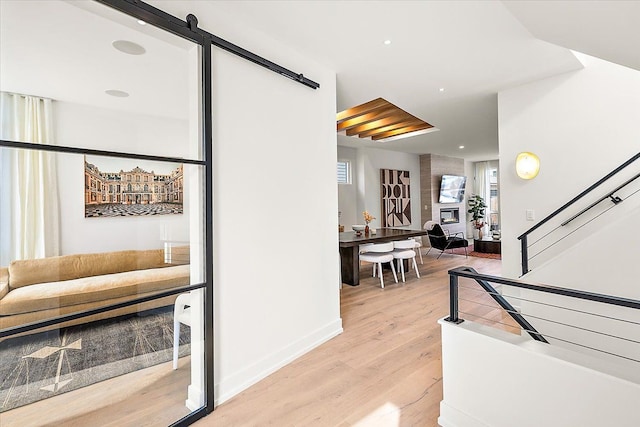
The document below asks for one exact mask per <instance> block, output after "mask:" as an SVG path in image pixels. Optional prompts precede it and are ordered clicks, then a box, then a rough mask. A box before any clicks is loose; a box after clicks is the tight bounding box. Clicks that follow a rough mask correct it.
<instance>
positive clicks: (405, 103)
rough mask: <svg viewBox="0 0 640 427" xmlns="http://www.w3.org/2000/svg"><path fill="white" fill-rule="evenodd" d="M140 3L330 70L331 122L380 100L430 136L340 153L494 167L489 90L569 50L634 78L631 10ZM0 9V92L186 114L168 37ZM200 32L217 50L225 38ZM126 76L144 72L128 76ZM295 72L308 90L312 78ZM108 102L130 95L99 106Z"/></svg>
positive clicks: (596, 4)
mask: <svg viewBox="0 0 640 427" xmlns="http://www.w3.org/2000/svg"><path fill="white" fill-rule="evenodd" d="M148 2H149V3H151V4H153V5H154V6H156V7H159V8H161V9H163V10H165V11H167V12H169V13H171V14H173V15H175V16H178V17H181V18H184V17H185V16H186V14H187V13H190V12H193V13H195V14H196V15H197V16H198V17H199V18H200V21H201V22H206V21H207V19H206V18H205V17H206V16H211V17H216V18H219V17H221V16H224V17H225V19H226V21H225V22H224V24H225V25H232V24H233V25H235V24H236V23H244V24H245V25H248V26H250V27H252V29H253V30H254V31H252V32H251V34H248V35H247V36H246V37H245V39H244V40H238V39H233V40H230V41H231V42H234V43H237V44H239V45H240V46H242V47H247V48H251V46H250V40H251V37H254V34H256V32H257V33H263V34H264V35H265V36H266V37H268V38H271V39H274V40H278V41H280V42H282V43H283V44H284V45H286V46H288V47H290V48H291V49H294V50H297V51H299V52H300V53H301V54H302V55H304V56H306V57H311V58H313V59H314V60H315V61H316V62H318V63H321V64H323V65H326V66H327V67H328V68H330V69H332V70H335V72H336V76H337V105H336V112H338V111H342V110H344V109H346V108H349V107H352V106H355V105H359V104H362V103H365V102H367V101H370V100H372V99H376V98H379V97H382V98H384V99H386V100H388V101H389V102H391V103H393V104H395V105H397V106H398V107H399V108H401V109H403V110H405V111H407V112H408V113H410V114H412V115H414V116H416V117H418V118H420V119H422V120H424V121H426V122H428V123H430V124H431V125H433V126H434V127H435V128H438V129H439V130H438V131H437V132H431V133H427V134H423V135H417V136H413V137H410V138H404V139H398V140H394V141H387V142H376V141H369V140H363V139H359V138H356V137H347V136H343V135H338V144H339V145H342V146H347V147H362V146H366V147H379V148H385V149H389V150H396V151H403V152H408V153H418V154H422V153H434V154H440V155H447V156H453V157H463V158H466V159H469V160H485V159H495V158H497V156H498V142H497V141H498V117H497V115H498V113H497V93H498V92H499V91H502V90H505V89H508V88H511V87H514V86H517V85H520V84H523V83H526V82H530V81H534V80H538V79H542V78H545V77H549V76H553V75H556V74H559V73H564V72H568V71H572V70H578V69H580V68H581V67H582V65H581V64H580V62H579V61H578V60H577V59H576V57H575V56H574V55H573V53H572V52H571V51H570V50H569V49H574V50H578V51H581V52H584V53H587V54H590V55H593V56H598V57H601V58H604V59H607V60H610V61H612V62H617V63H619V64H623V65H626V66H629V67H633V68H636V69H640V55H638V54H637V53H638V52H639V51H640V49H639V46H638V44H639V42H640V2H634V1H627V2H624V1H553V2H552V1H508V2H501V1H490V0H487V1H190V0H183V1H168V0H148ZM34 5H36V6H37V7H34ZM92 5H93V6H92ZM0 7H1V8H2V13H1V14H0V18H1V19H2V25H1V28H0V30H1V31H2V34H1V40H0V41H1V42H2V49H0V55H2V56H1V58H0V60H1V61H0V67H1V69H0V82H1V83H2V88H3V90H12V91H16V92H20V93H30V94H33V93H37V94H39V95H41V96H46V97H52V98H54V99H60V100H68V101H71V102H78V103H81V104H91V105H99V106H102V107H105V108H117V109H122V110H127V109H129V110H131V111H138V112H139V111H144V112H145V113H147V114H153V115H159V116H163V117H164V116H166V117H177V118H185V115H186V114H188V113H187V111H188V108H186V107H185V106H186V105H187V104H188V100H186V99H184V94H185V93H188V91H187V90H186V88H187V77H186V76H187V75H189V70H188V68H187V66H186V64H187V62H188V58H189V50H190V49H191V48H192V46H189V45H184V43H183V42H181V41H180V39H179V38H176V37H173V36H170V37H169V39H168V38H167V36H166V35H164V33H162V32H160V31H155V32H154V29H153V27H151V26H149V25H147V26H145V27H141V26H139V25H138V24H137V23H136V22H135V20H132V19H130V18H128V17H127V18H126V19H125V18H122V17H121V16H116V15H117V14H114V13H111V14H109V15H110V16H109V18H110V19H114V18H115V19H116V23H115V24H113V23H109V21H108V20H105V19H103V18H101V17H100V15H104V11H103V10H102V11H101V10H98V9H101V8H102V9H108V8H104V7H103V6H101V5H97V6H96V5H95V4H94V3H90V2H72V1H68V2H51V1H39V2H34V1H30V2H25V1H7V0H2V1H0ZM60 8H64V12H60ZM25 16H28V17H29V25H28V26H25V25H24V17H25ZM63 17H72V18H73V19H74V21H73V22H74V23H73V24H72V25H69V23H68V22H64V20H63V19H62V18H63ZM214 22H220V21H214ZM107 24H109V25H107ZM202 27H203V28H205V29H206V30H208V31H210V32H212V33H214V34H217V35H219V36H221V37H224V25H218V26H215V27H214V28H209V27H207V26H206V25H202ZM96 30H97V31H96ZM220 32H222V33H220ZM10 33H15V34H18V36H12V37H8V36H7V35H8V34H10ZM171 37H173V39H175V40H173V39H171ZM118 39H124V40H132V41H135V42H137V43H140V44H142V45H143V46H144V47H145V48H146V50H147V53H146V54H145V55H140V56H132V55H125V54H122V53H120V52H117V51H116V50H115V49H113V47H112V46H111V43H112V42H113V41H114V40H118ZM385 40H391V44H388V45H386V44H384V41H385ZM181 43H182V44H181ZM255 53H257V54H261V52H259V51H255ZM265 56H268V55H265ZM100 57H101V58H103V60H101V61H99V60H97V59H96V58H100ZM161 58H164V59H165V61H164V62H163V61H162V60H161ZM167 58H170V60H169V61H166V59H167ZM269 59H272V60H275V61H276V62H279V63H280V65H283V66H285V67H287V66H289V64H287V63H285V62H284V61H278V60H277V58H269ZM34 61H35V62H34ZM134 63H135V64H137V65H136V66H139V67H143V68H142V69H144V70H146V71H144V72H139V71H138V72H134V71H133V69H134V68H132V67H133V65H134ZM42 64H46V67H42V66H41V65H42ZM177 65H179V67H176V66H177ZM145 67H146V68H145ZM34 70H39V71H40V72H41V73H45V74H44V75H45V76H46V78H43V77H42V75H43V74H37V73H36V74H34V75H31V74H32V72H35V71H34ZM123 70H124V71H123ZM296 72H302V73H304V75H305V76H308V77H309V78H311V79H313V69H304V70H302V69H301V70H296ZM69 76H72V78H71V79H70V78H69ZM179 76H185V77H183V78H181V77H179ZM167 82H171V84H169V85H168V84H167ZM8 84H9V86H7V85H8ZM441 88H443V89H444V90H443V91H441V90H440V89H441ZM107 89H119V90H125V91H127V92H130V93H131V96H130V97H129V98H114V97H109V96H107V95H105V94H104V91H105V90H107ZM320 90H322V88H321V89H320ZM176 100H179V102H177V101H176ZM460 146H464V148H463V149H460V148H459V147H460Z"/></svg>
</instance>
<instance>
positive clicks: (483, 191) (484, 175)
mask: <svg viewBox="0 0 640 427" xmlns="http://www.w3.org/2000/svg"><path fill="white" fill-rule="evenodd" d="M489 169H490V164H489V162H477V163H476V177H475V178H476V179H475V182H474V186H473V193H474V194H477V195H478V196H480V197H482V198H483V199H484V203H485V205H487V208H485V212H484V222H485V224H487V230H488V229H490V226H491V215H489V199H490V197H491V182H490V181H489Z"/></svg>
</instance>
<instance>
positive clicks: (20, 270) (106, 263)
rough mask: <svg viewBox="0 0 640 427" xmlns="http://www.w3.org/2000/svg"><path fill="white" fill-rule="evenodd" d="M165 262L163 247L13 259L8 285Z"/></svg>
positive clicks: (56, 279)
mask: <svg viewBox="0 0 640 427" xmlns="http://www.w3.org/2000/svg"><path fill="white" fill-rule="evenodd" d="M163 266H165V263H164V252H163V250H162V249H151V250H143V251H118V252H106V253H97V254H77V255H63V256H57V257H49V258H40V259H25V260H18V261H13V262H12V263H11V264H10V265H9V287H10V289H17V288H20V287H22V286H27V285H33V284H36V283H49V282H58V281H65V280H73V279H80V278H82V277H89V276H101V275H104V274H112V273H119V272H124V271H133V270H142V269H148V268H158V267H163Z"/></svg>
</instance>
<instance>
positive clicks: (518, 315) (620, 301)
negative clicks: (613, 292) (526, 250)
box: [444, 267, 640, 363]
mask: <svg viewBox="0 0 640 427" xmlns="http://www.w3.org/2000/svg"><path fill="white" fill-rule="evenodd" d="M460 277H463V278H469V279H472V280H474V281H475V282H476V283H478V284H479V285H480V286H481V287H482V289H484V291H486V292H487V293H488V294H489V295H490V296H491V297H492V298H493V299H494V300H495V301H496V302H497V303H498V304H499V305H500V307H501V308H502V309H504V311H506V312H507V313H508V314H509V316H511V318H512V319H513V320H514V321H515V322H516V323H518V325H519V326H520V327H521V328H522V330H523V331H525V332H527V333H528V334H529V335H530V336H531V337H532V338H533V339H534V340H536V341H541V342H545V343H548V342H549V341H548V340H547V339H548V338H552V339H553V338H555V339H557V340H559V341H566V340H565V339H563V338H560V337H557V336H550V335H548V334H546V333H544V332H540V331H538V330H536V329H535V328H534V327H533V326H532V325H531V324H530V323H529V322H528V321H527V319H526V318H527V317H531V318H539V317H536V316H534V315H530V314H528V313H523V312H520V311H518V310H516V309H515V308H514V307H513V306H512V305H511V303H510V302H509V301H508V300H507V298H505V296H504V295H503V294H501V293H499V292H497V291H496V289H495V288H494V287H493V286H491V285H490V283H494V284H500V285H505V286H510V287H514V288H518V289H525V290H529V291H534V292H537V293H543V294H553V295H560V296H564V297H569V298H573V299H577V300H585V301H594V302H597V303H602V304H607V305H609V306H617V307H625V308H629V309H633V310H640V301H639V300H634V299H628V298H622V297H616V296H610V295H604V294H598V293H593V292H586V291H581V290H576V289H569V288H562V287H558V286H550V285H542V284H534V283H528V282H525V281H522V280H516V279H508V278H504V277H498V276H491V275H487V274H481V273H478V272H477V271H476V270H475V269H473V268H471V267H458V268H454V269H452V270H449V311H450V312H449V317H447V318H446V319H444V320H445V321H447V322H452V323H462V322H463V321H464V320H463V319H462V318H460V310H459V300H460V297H459V278H460ZM478 292H482V291H479V290H478ZM513 298H517V297H513ZM520 299H522V300H523V301H529V302H533V303H536V304H545V305H548V306H551V307H555V308H560V309H565V310H570V311H578V312H579V313H581V314H589V315H592V316H599V317H603V318H606V319H607V320H615V321H620V322H625V323H627V324H630V325H631V326H635V327H640V322H636V321H633V320H626V319H619V318H615V317H611V316H605V315H599V314H595V313H592V312H588V311H580V310H575V309H571V308H566V307H561V306H557V305H553V304H548V303H540V302H536V301H532V300H529V299H526V298H520ZM480 305H482V304H480ZM634 313H635V312H634ZM539 319H541V320H545V321H548V322H551V323H559V322H555V321H553V320H550V319H544V318H539ZM560 324H561V325H563V326H569V327H572V328H576V329H579V330H581V331H588V332H593V333H596V334H600V335H603V336H605V335H606V336H607V337H613V338H617V339H620V340H624V341H626V342H629V343H631V344H633V345H637V346H638V348H639V349H640V341H638V340H637V339H632V338H626V337H619V336H613V335H611V334H609V333H604V332H599V331H594V330H591V329H587V328H584V327H581V326H575V325H569V324H566V323H560ZM566 342H569V343H570V344H574V345H577V346H581V347H586V348H589V349H591V350H595V351H599V352H602V353H607V354H610V355H613V356H617V357H621V358H623V359H627V360H631V361H633V362H638V363H640V357H639V358H635V357H628V356H625V355H620V354H616V353H612V352H610V351H607V350H603V349H598V348H594V347H590V346H587V345H582V344H580V343H575V342H571V341H566ZM634 354H640V350H637V351H634Z"/></svg>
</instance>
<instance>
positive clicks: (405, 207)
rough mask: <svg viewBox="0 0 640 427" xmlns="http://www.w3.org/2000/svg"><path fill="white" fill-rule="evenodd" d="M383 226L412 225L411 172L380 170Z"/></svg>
mask: <svg viewBox="0 0 640 427" xmlns="http://www.w3.org/2000/svg"><path fill="white" fill-rule="evenodd" d="M380 184H381V189H380V195H381V198H382V209H381V212H382V226H383V227H399V226H403V225H411V191H410V177H409V171H400V170H393V169H380Z"/></svg>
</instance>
